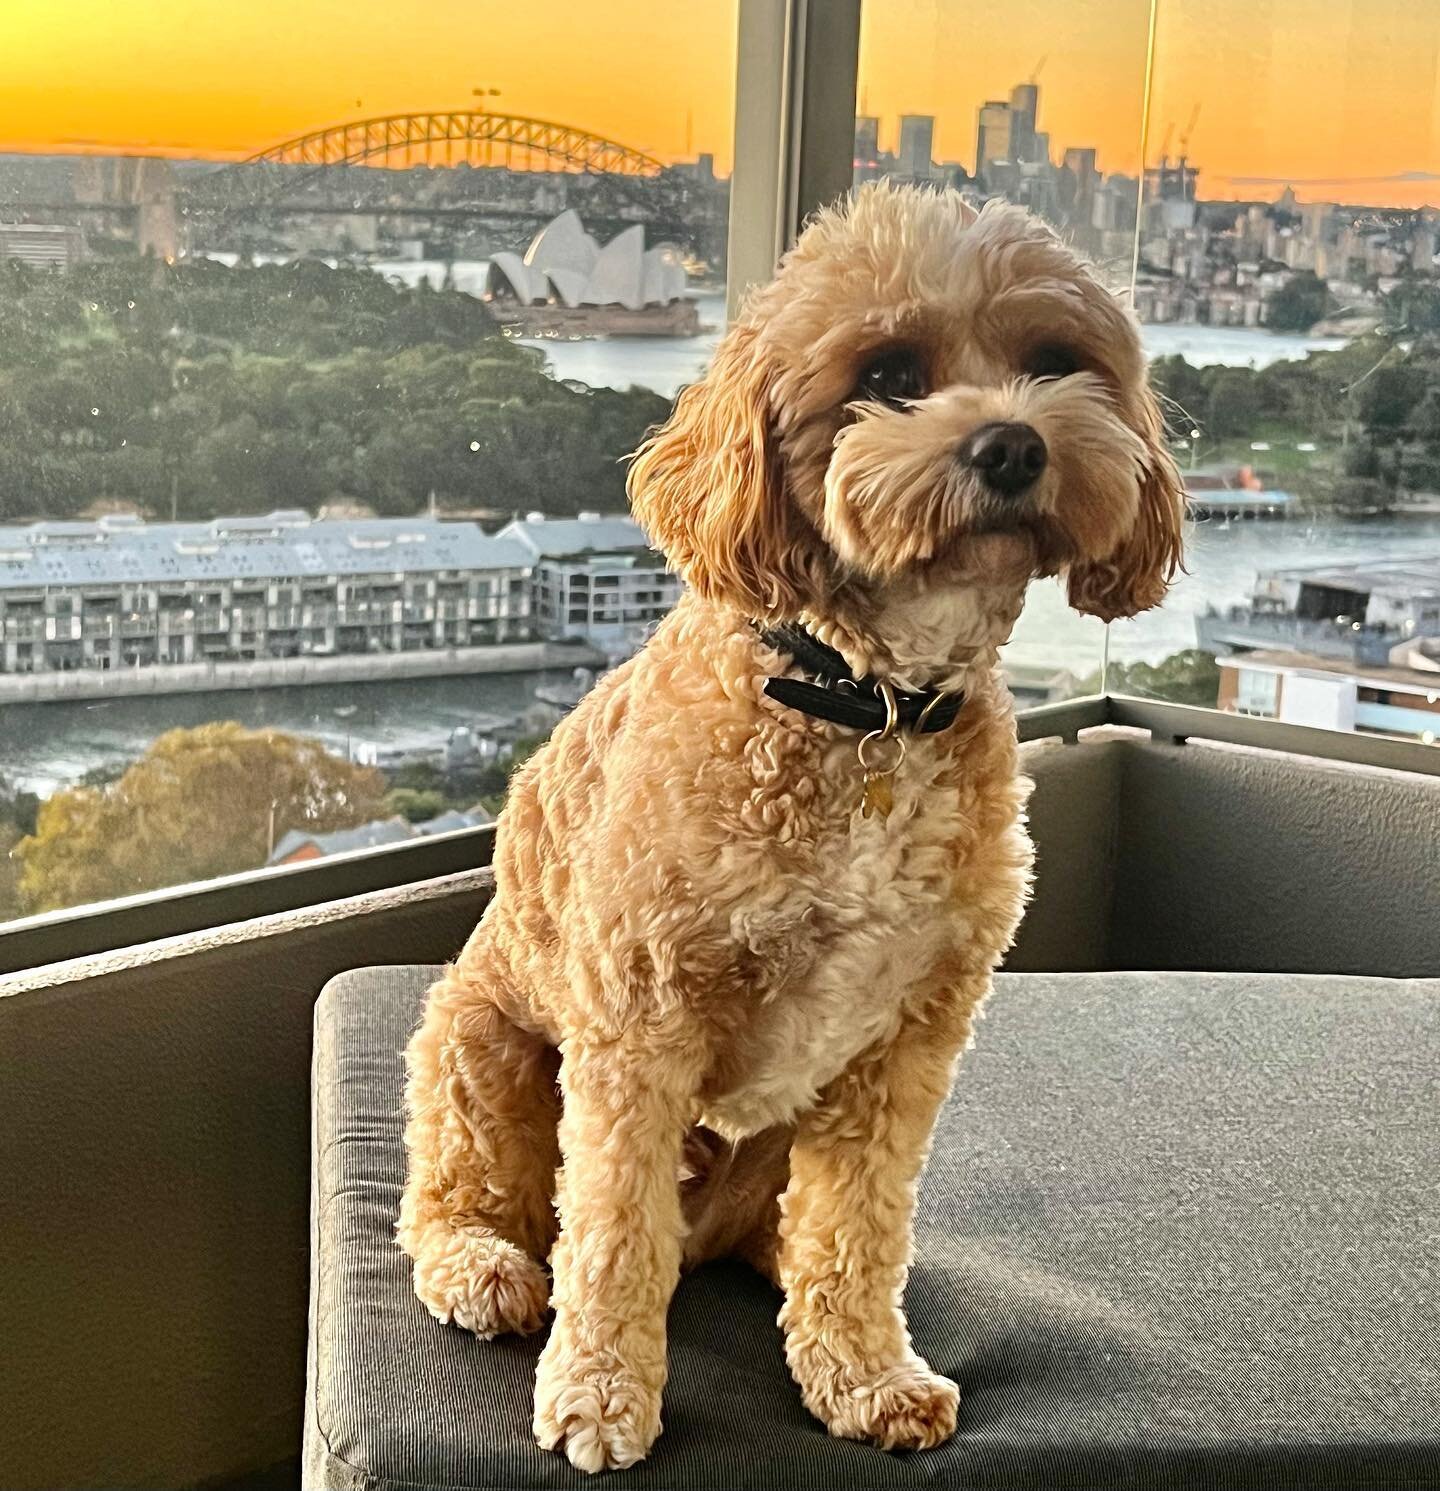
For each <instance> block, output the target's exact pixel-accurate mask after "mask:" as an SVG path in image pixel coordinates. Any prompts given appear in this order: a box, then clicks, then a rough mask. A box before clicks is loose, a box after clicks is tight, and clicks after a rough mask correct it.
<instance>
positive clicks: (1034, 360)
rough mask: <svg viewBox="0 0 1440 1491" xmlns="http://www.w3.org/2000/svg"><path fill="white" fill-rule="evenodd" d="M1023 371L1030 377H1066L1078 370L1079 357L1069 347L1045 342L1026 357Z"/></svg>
mask: <svg viewBox="0 0 1440 1491" xmlns="http://www.w3.org/2000/svg"><path fill="white" fill-rule="evenodd" d="M1023 371H1024V373H1025V374H1026V376H1027V377H1030V378H1068V377H1069V376H1070V375H1071V373H1078V372H1079V371H1080V359H1079V358H1078V357H1077V356H1076V355H1075V354H1074V353H1073V352H1072V351H1071V350H1070V348H1069V347H1062V346H1060V345H1059V344H1058V343H1056V342H1047V343H1045V345H1044V346H1042V347H1036V348H1035V350H1034V351H1033V352H1031V353H1030V355H1029V356H1028V357H1026V359H1025V365H1024V369H1023Z"/></svg>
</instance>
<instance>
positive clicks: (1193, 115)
mask: <svg viewBox="0 0 1440 1491" xmlns="http://www.w3.org/2000/svg"><path fill="white" fill-rule="evenodd" d="M1199 117H1200V105H1199V103H1197V104H1196V105H1195V107H1194V108H1193V109H1191V110H1190V118H1189V120H1188V121H1187V122H1186V125H1185V128H1184V129H1183V130H1181V131H1180V159H1181V160H1184V159H1185V158H1186V156H1188V155H1189V154H1190V136H1191V135H1192V134H1194V132H1195V121H1196V120H1197V119H1198V118H1199Z"/></svg>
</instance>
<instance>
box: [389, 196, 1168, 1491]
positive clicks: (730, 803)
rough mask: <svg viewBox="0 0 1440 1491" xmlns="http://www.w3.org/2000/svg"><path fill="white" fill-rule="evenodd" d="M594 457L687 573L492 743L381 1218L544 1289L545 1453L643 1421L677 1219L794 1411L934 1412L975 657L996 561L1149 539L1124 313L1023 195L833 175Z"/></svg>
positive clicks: (1002, 712)
mask: <svg viewBox="0 0 1440 1491" xmlns="http://www.w3.org/2000/svg"><path fill="white" fill-rule="evenodd" d="M629 489H630V495H631V501H632V505H633V509H634V512H635V514H636V516H637V518H638V519H639V520H640V522H641V523H642V524H643V525H644V526H645V527H646V529H647V531H648V532H649V534H650V536H651V538H652V540H653V541H654V542H655V544H656V546H657V548H659V549H660V550H662V551H663V553H664V554H665V556H666V558H667V560H668V562H669V564H670V565H671V566H672V567H673V568H674V569H675V570H676V571H678V572H679V574H680V575H681V576H682V577H683V578H684V580H685V581H686V591H685V593H684V595H683V596H682V598H681V600H680V601H679V603H678V604H677V605H676V607H675V609H674V610H673V611H672V612H671V613H670V614H669V615H668V616H667V617H666V619H665V620H664V621H663V622H662V623H661V625H660V626H659V628H658V629H657V630H656V632H655V634H654V635H653V636H652V637H651V639H650V640H649V642H648V643H647V644H646V646H645V647H644V648H643V649H642V650H641V651H640V652H639V653H638V654H637V655H636V656H635V657H634V658H632V659H631V660H630V661H629V662H627V663H626V664H624V665H623V666H622V667H620V668H618V669H616V670H615V671H614V672H612V673H610V674H609V675H608V676H607V677H605V678H604V679H603V680H602V681H601V682H600V684H599V685H598V686H597V687H596V688H595V689H594V690H593V691H592V692H591V693H590V694H589V695H588V696H587V697H586V698H585V699H584V700H583V702H582V703H581V704H580V706H579V707H578V708H577V709H576V710H575V711H574V712H573V713H572V714H571V715H569V716H568V717H567V718H566V719H565V720H564V721H563V722H562V723H561V724H560V725H559V726H558V727H557V729H556V730H555V733H554V736H553V738H552V739H551V741H550V742H549V744H548V745H547V746H546V747H545V748H544V749H543V750H541V751H540V752H539V753H538V754H537V755H536V756H534V757H533V758H532V759H531V760H530V761H528V762H527V763H526V764H525V765H524V766H523V767H522V768H521V769H520V770H519V771H518V772H517V773H516V775H515V778H514V780H513V782H512V785H511V788H510V793H509V798H508V802H507V806H506V808H505V811H504V813H503V815H502V817H501V819H500V823H499V827H498V830H497V838H496V849H495V894H494V898H493V899H492V900H491V902H490V903H489V905H488V907H487V909H486V911H485V914H484V917H483V919H482V920H481V922H480V925H479V926H478V928H477V929H476V931H475V932H474V934H473V936H472V937H471V938H470V940H469V942H468V943H467V945H466V946H465V948H464V950H463V952H462V953H461V955H460V957H459V959H458V960H457V961H456V962H455V964H454V965H453V966H451V967H448V968H447V969H446V970H445V972H444V975H443V976H442V977H441V978H440V979H439V981H438V982H437V983H436V984H435V985H434V987H433V988H432V989H431V991H430V993H429V996H428V1001H427V1005H426V1010H425V1014H424V1019H423V1023H422V1024H421V1025H420V1027H419V1029H418V1031H417V1032H416V1034H415V1035H414V1037H413V1039H412V1041H411V1043H410V1046H409V1048H408V1051H407V1068H408V1079H407V1087H406V1101H407V1111H408V1122H407V1128H406V1135H405V1138H406V1145H407V1150H408V1160H409V1174H408V1181H407V1185H406V1188H405V1192H404V1197H403V1203H402V1208H401V1212H400V1219H399V1223H398V1229H397V1230H398V1238H399V1242H400V1244H401V1245H402V1246H403V1248H404V1249H405V1250H406V1252H407V1253H408V1254H409V1255H410V1257H411V1258H412V1259H413V1260H414V1285H415V1289H416V1292H417V1293H418V1295H419V1297H420V1299H421V1300H422V1301H423V1302H424V1304H425V1305H426V1306H427V1307H428V1308H429V1310H430V1311H431V1313H432V1314H433V1315H434V1316H435V1317H436V1318H437V1319H439V1320H441V1321H446V1322H453V1323H454V1324H456V1325H460V1326H463V1327H465V1328H467V1329H469V1330H471V1331H473V1332H475V1333H476V1334H477V1335H479V1336H482V1337H489V1336H492V1335H495V1334H496V1333H499V1332H504V1331H533V1330H535V1329H537V1328H538V1327H539V1326H540V1325H541V1323H542V1320H543V1318H544V1315H545V1312H546V1309H547V1303H549V1304H553V1308H554V1322H553V1326H552V1329H551V1332H550V1337H549V1340H548V1342H547V1343H546V1345H545V1348H544V1350H543V1353H542V1355H541V1357H540V1362H539V1367H538V1371H537V1375H536V1384H535V1418H534V1427H535V1434H536V1437H537V1439H538V1441H539V1443H540V1445H541V1446H542V1447H545V1448H548V1449H558V1448H560V1447H562V1446H563V1449H564V1452H565V1453H566V1455H567V1456H568V1457H569V1459H570V1461H571V1462H572V1463H573V1464H574V1465H576V1466H577V1467H579V1468H581V1469H583V1470H587V1471H598V1470H602V1469H606V1468H613V1467H623V1466H628V1465H631V1464H633V1463H634V1462H636V1461H637V1460H639V1459H641V1458H642V1457H643V1456H644V1455H645V1454H646V1452H647V1451H648V1450H649V1448H650V1446H651V1444H652V1443H653V1442H654V1440H655V1438H656V1436H657V1435H658V1434H659V1432H660V1396H661V1389H662V1387H663V1385H664V1382H665V1315H666V1308H667V1305H668V1303H669V1300H670V1296H671V1293H672V1291H673V1289H674V1288H675V1285H676V1281H677V1277H678V1275H679V1273H680V1271H681V1269H682V1267H685V1266H689V1265H691V1264H695V1263H699V1262H701V1261H704V1260H705V1259H708V1258H713V1257H719V1256H731V1257H738V1258H742V1259H745V1260H747V1261H749V1262H750V1263H752V1264H753V1265H754V1266H755V1267H756V1268H758V1269H759V1270H761V1271H762V1272H763V1273H764V1274H766V1275H767V1276H768V1277H769V1278H770V1279H772V1280H773V1281H774V1282H775V1283H776V1284H777V1285H778V1286H779V1288H780V1290H781V1291H782V1293H783V1305H782V1307H781V1311H780V1325H781V1328H782V1330H783V1333H784V1342H785V1352H786V1358H787V1361H788V1363H789V1367H790V1370H791V1373H792V1374H793V1376H794V1378H795V1381H796V1382H797V1383H798V1385H799V1388H800V1390H801V1393H802V1396H803V1398H804V1401H805V1404H806V1406H807V1407H808V1408H809V1410H810V1411H811V1412H812V1413H813V1414H814V1415H815V1416H816V1417H817V1418H819V1419H820V1420H821V1421H823V1423H824V1424H825V1425H827V1426H828V1428H829V1430H830V1432H831V1433H833V1434H836V1435H841V1436H846V1437H851V1438H862V1439H867V1440H871V1441H873V1442H874V1443H875V1444H877V1445H880V1446H882V1447H884V1448H887V1449H897V1448H907V1449H918V1448H925V1447H929V1446H933V1445H936V1444H938V1443H940V1442H942V1441H943V1440H945V1439H946V1438H947V1437H948V1436H949V1435H951V1434H952V1433H953V1431H954V1429H955V1424H956V1412H957V1404H958V1390H957V1388H956V1385H955V1384H954V1383H953V1382H951V1381H949V1380H948V1379H946V1378H944V1377H942V1376H940V1375H938V1374H936V1373H935V1372H933V1371H932V1370H931V1369H930V1368H929V1366H928V1365H927V1364H926V1363H925V1362H924V1361H923V1360H921V1359H920V1358H919V1357H918V1355H917V1354H916V1353H915V1351H914V1350H913V1348H912V1346H911V1342H910V1336H909V1333H908V1329H907V1325H906V1321H905V1316H904V1313H903V1308H902V1302H901V1295H902V1290H903V1287H904V1283H905V1279H906V1274H907V1269H908V1267H909V1263H910V1253H911V1216H912V1210H913V1205H914V1197H915V1190H916V1184H917V1180H918V1177H919V1174H920V1170H921V1166H922V1164H923V1162H924V1159H925V1155H926V1152H927V1148H928V1144H929V1136H930V1132H931V1128H932V1126H933V1124H934V1121H935V1118H936V1114H937V1112H938V1110H939V1108H940V1105H941V1103H942V1102H943V1100H944V1099H945V1096H946V1094H947V1092H948V1090H949V1086H950V1081H951V1074H952V1068H953V1066H954V1064H955V1062H956V1059H957V1057H958V1055H959V1053H960V1052H961V1050H962V1049H963V1048H964V1047H965V1046H966V1044H967V1043H968V1041H969V1038H970V1030H971V1025H972V1022H973V1021H974V1018H975V1014H976V1011H977V1010H978V1008H979V1007H980V1005H981V1003H982V1001H983V1000H984V999H985V996H986V994H987V992H988V990H989V988H990V982H991V973H992V971H993V970H994V968H995V967H996V965H997V964H998V962H999V961H1000V959H1001V957H1002V955H1003V954H1004V952H1005V951H1006V949H1007V948H1008V947H1009V946H1010V944H1011V940H1012V938H1013V936H1014V933H1015V930H1016V927H1017V925H1018V923H1019V921H1020V917H1021V913H1022V910H1023V907H1024V905H1025V901H1026V898H1027V896H1028V893H1029V885H1030V875H1031V847H1030V843H1029V840H1028V838H1027V835H1026V832H1025V827H1024V807H1025V801H1026V797H1027V794H1028V792H1029V788H1030V784H1029V783H1028V782H1027V781H1026V780H1024V779H1023V778H1022V777H1021V776H1020V773H1019V770H1018V765H1017V746H1016V732H1015V725H1014V718H1013V713H1012V707H1011V704H1010V701H1009V697H1008V694H1007V692H1006V690H1005V687H1004V685H1003V683H1002V681H1001V678H1000V676H999V673H998V669H997V651H996V650H997V648H998V647H999V646H1000V645H1001V644H1002V643H1003V642H1004V641H1005V640H1006V639H1007V637H1008V636H1009V634H1010V631H1011V628H1012V626H1013V624H1014V622H1015V619H1016V617H1017V616H1018V615H1019V612H1020V608H1021V604H1022V601H1023V599H1024V595H1025V591H1026V586H1027V585H1028V584H1029V582H1030V581H1031V580H1032V579H1033V578H1035V577H1036V576H1047V575H1058V576H1061V577H1063V581H1064V584H1065V585H1066V586H1067V588H1068V596H1069V600H1070V603H1071V604H1072V605H1073V606H1074V607H1075V608H1077V609H1078V610H1080V611H1082V612H1085V613H1087V614H1089V615H1093V616H1099V617H1101V618H1103V619H1105V620H1107V621H1108V620H1110V619H1112V618H1115V617H1121V616H1129V615H1132V614H1134V613H1135V612H1138V611H1141V610H1143V609H1145V608H1146V607H1149V606H1153V605H1155V604H1156V603H1157V602H1158V601H1159V600H1160V599H1161V597H1162V596H1163V595H1164V593H1165V590H1166V587H1167V584H1168V582H1169V580H1170V579H1171V578H1172V577H1173V574H1174V572H1175V569H1176V567H1177V565H1178V563H1179V560H1180V554H1181V538H1182V507H1183V502H1182V491H1181V486H1180V480H1179V477H1178V475H1177V472H1176V469H1175V465H1174V462H1173V460H1172V458H1171V456H1170V454H1169V452H1168V450H1167V448H1166V445H1165V442H1164V434H1163V428H1162V421H1161V418H1160V415H1159V412H1158V409H1157V406H1156V403H1155V401H1154V399H1153V397H1152V395H1151V393H1150V392H1149V390H1148V388H1147V384H1146V363H1145V358H1144V355H1143V352H1142V349H1141V344H1140V338H1139V334H1138V331H1137V327H1136V323H1135V321H1134V318H1133V316H1132V315H1131V313H1130V312H1129V311H1128V310H1127V309H1125V308H1124V307H1123V306H1122V304H1121V303H1120V301H1119V300H1117V299H1116V298H1115V297H1114V296H1113V295H1112V294H1111V293H1110V292H1109V291H1107V290H1106V289H1105V288H1104V286H1103V285H1102V284H1101V282H1100V281H1099V279H1098V278H1097V277H1096V276H1095V274H1094V273H1093V272H1092V271H1091V270H1090V269H1089V268H1088V267H1086V266H1085V265H1084V264H1082V263H1081V262H1080V261H1079V260H1077V259H1076V258H1075V257H1074V255H1072V253H1071V252H1070V251H1069V250H1068V249H1067V248H1066V247H1065V246H1064V245H1062V243H1061V242H1060V241H1059V240H1058V239H1057V238H1056V237H1055V236H1054V234H1053V233H1052V232H1051V231H1050V230H1049V229H1048V228H1046V227H1045V226H1043V225H1042V224H1041V223H1040V222H1038V221H1037V220H1036V219H1034V218H1032V217H1030V216H1028V215H1027V214H1025V213H1024V212H1022V211H1021V210H1019V209H1017V208H1014V207H1010V206H1006V205H1003V204H993V203H992V204H990V205H988V206H986V207H985V208H984V209H983V210H982V211H980V212H979V213H978V214H977V213H976V212H975V211H974V210H973V209H972V208H970V207H969V206H968V205H966V204H965V203H964V202H963V201H962V199H961V198H960V197H959V196H958V195H957V194H955V193H952V192H926V191H920V190H915V189H909V188H896V187H889V186H886V185H884V184H881V185H877V186H873V187H868V188H865V189H862V190H861V191H859V192H858V193H856V195H855V196H854V197H853V199H851V200H850V201H848V202H846V203H843V204H841V205H839V206H836V207H834V208H831V209H827V210H823V211H821V212H820V213H819V214H818V215H817V216H816V217H815V218H814V219H813V221H812V222H811V223H810V224H809V225H808V226H807V227H806V229H805V231H804V232H803V233H802V234H801V235H800V237H799V239H798V241H797V243H796V244H795V246H794V248H793V250H792V251H791V252H790V253H789V254H788V255H787V256H786V258H785V259H784V261H783V263H782V265H781V268H780V270H779V273H778V275H777V277H776V278H775V279H774V281H773V282H772V283H771V284H769V285H768V286H766V287H764V288H763V289H760V290H759V291H758V292H756V293H754V294H753V295H752V297H751V298H750V299H749V301H748V302H747V304H746V306H745V308H744V310H743V313H742V314H741V315H740V317H739V318H738V320H737V321H736V322H735V323H734V324H733V325H732V327H731V328H730V330H729V331H728V333H727V334H726V336H725V337H724V339H723V341H722V342H721V344H720V347H719V349H718V351H717V353H716V355H715V358H714V361H713V363H712V365H711V367H710V369H709V371H708V373H706V375H705V376H704V378H703V379H702V380H701V381H700V382H698V383H696V384H694V385H692V386H691V387H689V388H687V389H686V390H685V391H684V392H683V393H682V394H681V395H680V397H679V399H678V401H677V403H676V405H675V409H674V412H673V414H672V415H671V417H670V419H669V421H668V422H667V423H666V424H665V425H664V426H663V427H661V428H660V429H659V430H658V431H657V432H654V433H653V434H652V435H651V436H650V438H649V439H648V440H647V441H646V443H645V444H644V445H643V446H642V447H641V449H640V451H639V452H638V453H637V455H636V456H635V458H634V459H633V462H632V464H631V468H630V473H629ZM557 1171H558V1175H557ZM557 1213H558V1223H557ZM547 1257H548V1259H549V1262H550V1270H551V1276H552V1280H553V1282H551V1283H550V1284H549V1286H548V1287H547V1277H546V1272H545V1269H544V1267H543V1262H544V1260H545V1259H546V1258H547Z"/></svg>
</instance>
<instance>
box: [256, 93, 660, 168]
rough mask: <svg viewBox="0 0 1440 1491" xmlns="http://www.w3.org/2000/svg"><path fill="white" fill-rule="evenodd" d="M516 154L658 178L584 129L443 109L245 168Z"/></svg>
mask: <svg viewBox="0 0 1440 1491" xmlns="http://www.w3.org/2000/svg"><path fill="white" fill-rule="evenodd" d="M517 155H519V156H520V157H521V158H522V159H523V160H524V161H525V162H526V167H525V168H526V169H533V167H531V166H530V165H529V162H530V160H531V159H532V158H533V157H535V156H540V157H542V158H544V159H545V160H547V161H550V162H553V163H554V165H553V166H552V167H551V169H559V170H568V171H584V172H591V173H597V174H602V175H608V176H658V175H659V174H660V173H661V172H662V171H663V170H664V164H663V162H661V161H658V160H656V159H655V157H654V156H651V155H646V154H645V153H644V152H643V151H640V150H632V149H631V148H630V147H629V146H628V145H621V144H619V143H618V142H617V141H615V140H607V139H605V138H603V137H602V136H600V135H594V134H591V133H590V132H589V131H588V130H583V129H575V128H573V127H572V126H570V125H568V124H554V123H552V122H551V121H549V120H546V119H527V118H524V117H523V116H521V115H518V114H492V113H490V112H489V111H488V110H482V109H449V110H445V111H443V112H439V113H429V114H391V115H387V116H385V117H382V118H377V119H356V120H351V121H348V122H347V123H344V124H333V125H329V126H327V127H326V128H325V129H317V130H312V131H311V132H310V133H309V134H304V135H297V136H296V137H295V138H294V139H293V140H284V141H282V142H281V143H280V144H278V145H272V146H271V147H270V148H269V149H268V150H262V151H259V152H258V153H257V154H255V155H253V156H251V157H250V158H249V159H248V160H246V161H244V162H242V163H241V164H243V165H248V166H267V165H269V166H309V167H311V168H313V169H315V170H317V171H321V170H325V169H327V168H329V167H332V166H360V165H380V166H421V165H424V166H442V165H443V166H453V165H459V164H462V163H465V164H469V165H472V166H511V165H512V164H513V161H514V159H515V157H516V156H517Z"/></svg>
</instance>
